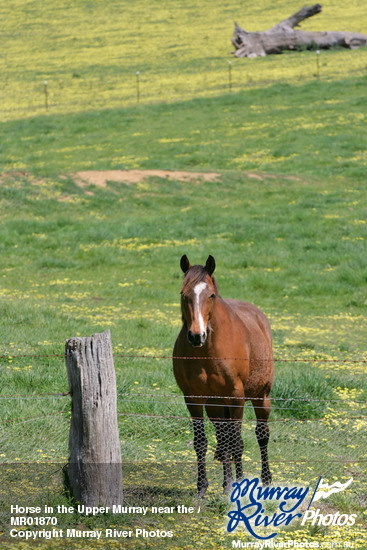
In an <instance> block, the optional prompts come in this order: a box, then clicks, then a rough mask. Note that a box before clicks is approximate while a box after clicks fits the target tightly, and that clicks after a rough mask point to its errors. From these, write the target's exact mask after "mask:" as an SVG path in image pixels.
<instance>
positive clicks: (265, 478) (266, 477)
mask: <svg viewBox="0 0 367 550" xmlns="http://www.w3.org/2000/svg"><path fill="white" fill-rule="evenodd" d="M272 480H273V478H272V475H271V473H270V472H267V473H266V474H261V483H262V484H263V486H265V485H271V482H272Z"/></svg>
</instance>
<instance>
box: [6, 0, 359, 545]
mask: <svg viewBox="0 0 367 550" xmlns="http://www.w3.org/2000/svg"><path fill="white" fill-rule="evenodd" d="M175 7H176V9H175V10H172V9H171V4H168V3H166V2H160V3H159V5H158V4H157V5H150V6H149V18H147V17H146V11H147V9H148V8H147V5H146V3H145V2H142V1H138V2H134V3H127V2H122V3H121V2H113V1H109V2H106V3H102V2H101V3H99V2H98V3H97V2H96V3H90V2H80V3H77V4H76V5H73V6H71V4H70V3H69V2H64V3H63V2H61V3H60V2H59V3H58V4H57V6H56V5H55V6H53V5H48V6H45V5H44V4H42V3H41V2H39V0H37V1H34V2H32V3H26V2H16V1H14V2H12V5H10V4H9V5H8V7H2V8H1V14H2V16H3V18H5V19H6V21H7V23H6V40H7V45H8V47H7V48H6V49H5V50H4V52H3V53H2V57H1V58H0V68H1V70H2V75H3V86H2V89H1V90H0V98H1V104H2V108H1V115H2V122H1V123H0V144H1V145H0V172H1V174H0V213H1V215H0V235H1V239H0V258H1V264H0V265H1V269H0V308H1V316H0V333H1V343H0V355H1V364H0V381H1V390H0V397H1V399H0V414H1V425H0V459H1V462H2V468H1V476H2V477H1V483H2V486H3V487H5V488H6V490H5V491H4V494H7V498H6V499H4V500H2V508H1V510H0V520H1V522H2V523H3V524H4V523H6V516H7V512H6V507H7V506H9V505H10V504H11V503H13V501H14V499H20V500H21V499H25V498H29V499H31V500H32V499H33V500H34V501H37V502H39V501H41V502H42V503H44V502H49V503H51V504H52V505H56V504H60V503H67V502H68V499H67V497H66V496H65V495H63V492H62V479H61V474H60V472H59V470H58V467H57V468H54V469H52V466H53V465H55V464H57V465H63V464H65V463H66V461H67V456H68V448H67V445H68V441H67V437H68V422H69V418H70V401H69V397H68V396H64V397H61V396H58V397H56V396H46V395H42V396H41V395H40V394H46V393H62V392H65V391H67V390H68V387H67V376H66V369H65V366H64V358H63V352H64V349H63V346H64V341H65V339H66V338H69V337H72V336H76V335H81V336H87V335H91V334H92V333H93V332H100V331H103V330H105V329H110V330H111V332H112V341H113V346H114V353H115V367H116V374H117V385H118V394H119V397H118V411H119V426H120V434H121V441H122V451H123V460H124V468H125V469H124V477H125V489H126V494H127V495H128V499H130V501H131V502H138V501H139V499H140V500H141V499H143V500H144V499H146V502H149V503H150V504H155V503H160V505H165V504H167V505H175V504H179V503H181V502H184V503H185V502H187V503H190V502H192V499H193V494H194V486H195V464H194V460H195V457H194V453H193V450H192V444H191V440H192V435H191V431H190V430H191V429H190V424H189V422H188V418H187V413H186V410H185V407H184V406H183V400H182V397H181V396H180V392H179V391H178V388H177V387H176V384H175V382H174V379H173V375H172V370H171V362H170V360H169V359H156V358H155V357H154V356H169V355H170V354H171V352H172V346H173V343H174V340H175V337H176V334H177V331H178V330H179V327H180V309H179V291H180V286H181V272H180V268H179V259H180V257H181V255H182V254H183V253H186V254H187V255H188V256H189V258H190V260H191V262H192V263H203V262H204V261H205V259H206V257H207V255H208V254H209V253H210V254H213V255H214V256H215V258H216V262H217V271H216V277H217V281H218V285H219V290H220V293H221V295H222V296H223V297H233V298H239V299H244V300H247V301H251V302H253V303H255V304H256V305H258V306H259V307H260V308H261V309H263V311H264V312H265V313H266V314H267V315H268V317H269V319H270V321H271V325H272V329H273V336H274V355H275V358H276V378H275V383H274V388H273V391H272V397H273V411H272V416H271V419H272V420H274V423H273V424H272V425H271V433H272V440H271V445H270V460H271V463H272V467H273V472H274V475H275V479H276V480H277V482H278V483H290V480H294V479H296V480H298V481H299V482H303V483H305V484H311V485H312V484H313V485H315V482H316V481H317V479H318V477H319V476H320V475H323V476H325V477H326V478H327V479H328V480H329V481H335V480H337V479H339V480H346V479H349V478H350V477H352V476H353V477H354V478H355V480H356V481H355V482H354V484H353V490H352V491H351V492H350V494H349V496H345V495H344V494H343V495H342V496H340V495H339V496H338V495H334V496H333V497H332V499H330V502H328V505H327V506H326V508H325V509H326V510H327V509H331V510H334V511H335V510H340V511H344V512H345V513H356V514H357V517H358V520H357V524H356V527H355V528H354V529H353V530H351V529H349V530H348V529H347V528H334V527H333V528H331V527H329V528H326V527H325V528H322V529H317V528H316V529H315V528H308V529H304V528H301V527H300V526H299V525H296V526H295V527H294V528H293V529H292V530H291V531H290V532H284V533H282V534H281V535H279V536H278V537H277V540H288V539H297V540H299V541H301V540H309V541H314V542H315V541H316V542H317V541H318V542H320V541H321V540H325V541H332V540H333V541H335V540H337V541H350V542H353V543H354V545H355V546H354V547H355V548H360V549H364V548H367V540H366V536H365V531H364V534H363V529H365V527H366V515H365V514H363V512H364V510H365V507H366V501H365V486H366V478H365V475H364V474H363V469H364V467H365V462H364V461H365V460H366V450H365V447H366V441H365V437H366V436H365V434H366V417H365V414H366V397H367V386H366V361H367V355H366V346H365V340H366V329H365V323H366V306H367V301H366V300H367V295H366V289H367V275H366V274H367V265H366V263H367V261H366V258H367V250H366V237H367V231H366V229H367V227H366V220H367V198H366V191H365V173H366V162H367V157H366V146H367V143H366V142H367V133H366V129H365V119H366V112H365V87H366V78H367V77H366V65H367V57H366V55H367V52H366V51H365V50H360V51H353V52H344V51H335V52H325V53H322V62H321V63H322V64H321V79H320V80H316V79H315V78H314V67H315V56H314V53H312V52H302V53H300V54H287V55H284V56H276V57H268V58H265V59H259V60H252V61H250V60H236V61H235V62H234V65H233V77H234V87H233V90H232V93H228V86H227V85H228V82H227V76H228V75H227V72H228V59H229V55H228V51H229V49H230V41H229V39H230V36H231V32H232V28H233V20H237V21H238V22H239V23H240V24H241V25H242V26H244V27H246V28H248V29H249V30H254V29H260V28H261V29H262V28H267V27H269V26H271V25H272V24H273V23H275V22H277V21H279V20H280V19H282V18H284V17H286V16H288V15H289V14H290V13H292V12H293V11H296V10H297V9H298V8H299V7H300V6H299V4H297V3H296V2H293V1H292V2H287V3H283V4H282V5H281V6H280V5H273V4H270V3H269V2H265V0H264V1H263V2H261V3H257V4H256V5H255V2H250V4H248V5H247V6H246V10H247V11H246V13H244V11H243V10H242V11H238V5H237V4H235V3H234V2H232V3H231V2H230V3H226V5H225V6H224V5H222V4H220V3H214V4H213V3H211V4H210V7H209V3H208V2H207V1H206V0H205V1H204V2H201V3H200V5H199V6H198V5H196V4H194V3H191V2H186V3H183V2H176V3H175ZM360 9H361V8H360V5H359V3H358V2H356V1H353V2H351V3H350V4H348V10H344V9H343V7H342V6H340V5H338V6H336V4H335V3H333V4H329V5H328V6H326V5H325V7H324V11H323V13H322V15H321V16H318V17H316V18H314V19H313V20H310V21H309V22H308V23H307V25H305V26H304V28H306V27H307V28H314V29H316V30H322V29H326V28H334V29H336V30H337V29H341V30H342V29H344V28H345V29H346V30H348V29H354V30H356V31H360V32H366V27H367V17H366V14H363V13H362V14H361V13H360V11H359V10H360ZM122 11H123V17H122V16H121V17H120V15H121V13H122ZM144 13H145V15H144ZM25 19H27V21H28V22H29V24H28V25H27V27H26V28H24V26H23V25H22V22H24V20H25ZM91 21H92V22H93V25H91ZM71 22H73V24H71ZM125 29H129V30H128V31H126V30H125ZM36 37H37V39H36ZM215 37H220V38H218V39H217V40H215ZM209 42H210V43H211V44H212V45H213V47H212V48H208V43H209ZM162 44H164V46H163V47H162ZM147 52H149V56H148V55H147ZM142 60H144V63H143V62H142ZM249 67H250V68H251V69H249ZM136 70H140V71H141V82H140V84H141V103H140V104H139V105H136V104H135V102H136V96H135V86H136V80H135V72H136ZM45 79H47V80H48V83H49V110H48V112H47V113H45V112H44V106H43V95H42V93H43V81H44V80H45ZM236 79H237V80H236ZM124 169H142V170H144V169H160V170H187V171H198V172H215V173H216V174H217V177H216V178H214V179H213V180H212V181H204V180H203V179H201V178H199V177H198V178H196V179H194V180H192V181H184V180H183V179H182V178H180V176H179V175H177V176H176V177H173V179H167V178H160V177H157V176H155V177H151V178H149V179H145V178H144V177H143V175H142V176H141V177H140V178H137V179H136V181H135V182H134V183H130V184H128V183H124V182H123V181H122V182H116V181H111V180H109V181H107V183H106V185H105V186H104V187H97V186H95V185H92V184H85V183H84V184H83V185H80V177H78V176H77V175H76V173H78V172H80V171H84V170H94V171H97V170H100V171H102V170H104V171H108V170H124ZM126 355H137V356H145V357H144V358H141V359H139V358H138V357H135V358H127V357H125V356H126ZM38 356H41V357H38ZM16 396H18V397H16ZM299 398H302V399H301V400H300V399H299ZM128 415H129V416H128ZM137 415H141V416H137ZM149 415H150V416H149ZM154 415H156V416H157V415H158V417H159V421H156V420H155V419H156V416H154ZM166 415H169V416H176V417H177V418H176V419H169V418H164V416H166ZM245 417H246V423H245V425H244V428H243V435H244V439H245V450H246V452H245V465H246V471H247V472H248V473H249V475H250V474H251V475H256V474H257V473H258V466H259V462H258V456H257V453H258V450H257V448H256V443H255V436H254V424H253V413H252V411H251V410H250V409H249V408H248V409H247V407H246V411H245ZM25 434H27V435H26V436H25ZM214 446H215V441H214V434H213V433H212V432H211V431H210V429H209V447H210V448H209V453H208V458H209V462H210V476H211V489H210V493H209V497H208V499H207V502H206V504H203V507H204V510H205V513H202V514H200V515H196V516H195V518H192V517H186V516H178V515H173V516H172V517H167V516H160V517H149V518H148V519H147V520H145V522H144V521H142V520H140V519H136V518H134V517H132V518H131V517H130V518H124V522H125V523H124V526H125V527H127V526H141V525H144V526H150V527H152V528H164V529H169V528H172V529H173V530H174V531H175V533H176V535H175V538H174V542H172V541H167V540H165V541H164V540H162V541H160V544H161V546H160V547H162V548H170V549H174V548H199V547H204V548H220V549H222V548H223V549H225V548H229V547H230V545H231V540H232V539H230V538H228V535H226V534H225V533H224V531H223V529H224V525H225V520H224V517H225V515H224V512H225V508H226V504H225V502H224V501H223V500H222V498H221V497H220V490H219V487H220V483H221V479H220V475H221V474H220V470H221V468H220V465H219V464H217V463H214V462H213V461H212V456H213V452H212V451H213V449H214ZM209 455H210V456H209ZM300 461H301V462H300ZM24 462H31V465H30V466H29V465H28V466H27V467H24V466H23V463H24ZM46 463H47V464H48V465H46ZM182 463H183V464H182ZM49 468H51V470H52V471H50V469H49ZM55 472H56V473H55ZM35 476H40V477H41V478H42V479H45V480H44V482H43V483H44V485H42V487H43V488H42V490H38V489H37V487H35V485H34V484H33V483H32V478H34V477H35ZM42 476H43V477H42ZM13 479H16V480H18V482H17V483H12V481H13ZM20 479H21V480H22V483H20V482H19V480H20ZM143 489H144V490H143ZM139 490H141V491H140V492H139ZM144 491H145V492H144ZM27 493H28V496H27V497H26V496H25V494H27ZM33 500H32V501H33ZM4 510H5V511H4ZM113 522H115V523H116V526H117V527H118V528H120V527H121V526H122V524H121V525H120V523H121V522H120V520H116V518H112V517H100V518H97V519H92V520H91V519H90V518H89V519H88V518H87V519H86V518H83V517H80V516H78V517H76V516H73V517H72V518H68V517H63V518H61V523H62V524H63V525H68V526H70V525H74V524H79V525H82V526H84V527H90V528H94V527H102V526H106V527H110V526H111V525H112V524H113ZM119 522H120V523H119ZM5 531H6V530H5ZM281 537H282V538H281ZM323 537H324V538H323ZM240 538H241V540H246V536H245V535H244V534H241V535H240ZM249 540H250V539H249ZM133 542H134V543H135V547H136V548H147V547H150V546H154V543H155V542H156V541H154V540H153V539H152V540H151V541H148V542H147V541H146V540H145V541H144V540H141V541H139V540H134V541H133ZM1 544H3V547H4V548H5V547H6V548H22V547H24V548H28V547H32V546H31V543H28V544H27V543H20V542H17V541H9V540H8V539H7V537H6V533H5V534H4V536H3V537H1V535H0V546H1ZM83 544H84V543H83V541H78V542H76V543H75V545H74V546H73V548H77V547H79V545H80V546H81V547H83ZM114 544H115V543H114V541H109V542H104V546H103V545H102V543H101V544H98V543H96V545H95V547H96V548H98V547H101V548H102V547H105V548H113V547H114ZM123 544H124V545H125V541H124V542H123ZM126 545H128V546H130V543H129V541H126ZM34 547H37V545H35V546H34ZM66 547H67V543H66V542H65V543H64V541H62V540H61V541H57V540H52V541H51V543H47V542H45V544H43V545H42V548H66Z"/></svg>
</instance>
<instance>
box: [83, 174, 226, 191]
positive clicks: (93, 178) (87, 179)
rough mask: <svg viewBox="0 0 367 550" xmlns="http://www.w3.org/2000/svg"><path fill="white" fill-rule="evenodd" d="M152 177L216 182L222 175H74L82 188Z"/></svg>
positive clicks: (133, 181)
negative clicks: (109, 182)
mask: <svg viewBox="0 0 367 550" xmlns="http://www.w3.org/2000/svg"><path fill="white" fill-rule="evenodd" d="M151 177H157V178H165V179H169V180H179V181H209V182H210V181H216V180H218V179H219V178H220V174H217V173H216V172H205V173H204V172H183V171H171V170H106V171H98V170H88V171H85V172H77V173H76V174H74V175H73V178H74V181H75V183H76V184H77V185H79V186H80V187H85V186H86V185H95V186H96V187H106V186H107V182H108V181H113V182H121V183H126V184H128V185H131V184H133V183H138V182H141V181H143V180H146V179H148V178H151Z"/></svg>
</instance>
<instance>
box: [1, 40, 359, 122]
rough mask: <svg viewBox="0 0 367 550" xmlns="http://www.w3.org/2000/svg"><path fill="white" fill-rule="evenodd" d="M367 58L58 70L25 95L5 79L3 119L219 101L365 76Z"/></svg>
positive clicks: (308, 55)
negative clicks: (77, 73) (276, 87)
mask: <svg viewBox="0 0 367 550" xmlns="http://www.w3.org/2000/svg"><path fill="white" fill-rule="evenodd" d="M228 50H229V48H228ZM335 55H337V57H335ZM320 57H321V60H320ZM230 59H232V60H230ZM366 60H367V52H366V51H365V49H363V48H362V49H361V50H358V51H338V52H336V54H335V52H323V53H322V54H321V55H317V54H316V53H315V52H298V53H293V54H288V55H283V56H268V57H267V58H265V59H258V60H248V59H235V58H229V55H224V56H222V57H221V58H219V59H217V60H216V61H215V62H213V61H209V60H208V65H209V67H208V68H207V69H205V68H204V67H198V65H197V62H196V61H195V62H193V63H192V66H189V65H188V66H186V67H185V70H184V71H183V72H181V71H178V70H177V65H176V64H175V63H165V64H164V67H158V68H156V69H153V68H152V69H148V68H146V69H145V70H142V68H141V67H136V68H135V69H134V68H132V67H129V69H126V68H124V67H123V66H122V67H121V74H118V72H117V73H116V75H114V76H112V75H104V77H103V78H95V77H94V75H90V76H89V77H88V76H87V77H83V78H82V77H81V78H76V79H75V78H72V79H71V80H70V79H66V78H65V75H64V71H60V74H57V72H55V71H53V76H50V78H48V80H45V81H43V80H41V81H39V82H37V81H34V82H23V83H22V84H23V85H22V87H21V91H22V93H21V94H20V93H19V89H20V86H19V84H20V83H18V85H17V84H15V83H13V82H10V81H6V82H5V83H4V86H3V88H2V90H1V93H0V103H1V105H2V109H1V110H0V116H1V118H2V119H4V120H7V119H12V118H18V117H23V116H32V115H38V114H43V113H45V112H48V113H65V112H78V111H82V110H85V109H88V110H99V109H105V108H108V109H111V108H123V107H127V106H131V105H139V104H152V103H158V102H174V101H185V100H188V99H194V98H200V97H215V96H219V95H221V94H224V93H231V92H239V91H242V90H248V89H251V88H255V87H260V86H261V87H264V86H269V85H272V84H279V83H290V84H301V83H304V82H307V81H310V80H319V79H324V80H333V79H339V78H343V77H345V76H352V77H358V76H365V74H366ZM213 63H214V65H213ZM127 71H129V72H127ZM18 94H19V96H18ZM10 98H11V99H10ZM14 100H15V101H14Z"/></svg>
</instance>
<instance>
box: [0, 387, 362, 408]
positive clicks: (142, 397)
mask: <svg viewBox="0 0 367 550" xmlns="http://www.w3.org/2000/svg"><path fill="white" fill-rule="evenodd" d="M68 396H71V392H70V391H64V392H59V393H51V392H48V393H36V394H31V395H29V394H5V395H1V394H0V400H1V399H42V398H45V399H47V398H50V397H68ZM123 397H130V398H131V399H130V400H129V399H127V400H126V403H129V402H130V403H131V402H138V403H139V402H141V403H146V399H147V398H151V399H154V403H155V404H166V405H167V404H168V405H169V404H174V405H186V404H188V405H194V404H196V403H190V402H188V403H186V402H185V403H183V402H180V403H177V402H175V401H172V400H180V401H181V400H182V398H185V399H220V400H223V399H226V400H229V399H236V400H237V401H245V402H246V401H262V400H263V398H262V397H236V396H232V395H178V394H156V393H151V394H147V393H137V394H133V393H118V394H117V399H120V398H123ZM157 397H158V398H160V399H169V401H157V400H156V398H157ZM270 399H271V402H272V408H274V402H277V401H281V402H282V401H293V402H304V403H308V402H315V403H339V402H341V403H345V404H346V405H347V403H346V401H347V402H348V401H351V402H353V404H357V405H367V399H365V400H360V399H358V400H356V399H353V398H352V397H350V398H349V399H343V398H341V397H330V398H328V399H322V398H320V399H319V398H313V397H273V396H271V395H270ZM218 405H222V404H221V403H213V404H211V403H206V404H205V406H209V407H210V406H213V407H216V406H218ZM226 406H227V407H240V406H245V403H244V405H238V404H235V405H231V404H226ZM254 408H263V407H262V406H261V407H260V406H259V407H256V406H254ZM278 408H279V409H281V410H293V407H283V406H281V407H278Z"/></svg>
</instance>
